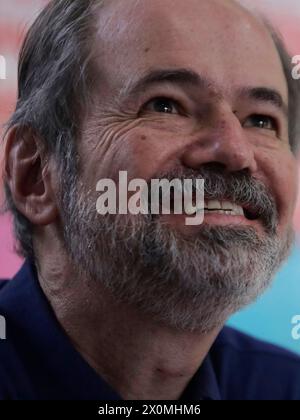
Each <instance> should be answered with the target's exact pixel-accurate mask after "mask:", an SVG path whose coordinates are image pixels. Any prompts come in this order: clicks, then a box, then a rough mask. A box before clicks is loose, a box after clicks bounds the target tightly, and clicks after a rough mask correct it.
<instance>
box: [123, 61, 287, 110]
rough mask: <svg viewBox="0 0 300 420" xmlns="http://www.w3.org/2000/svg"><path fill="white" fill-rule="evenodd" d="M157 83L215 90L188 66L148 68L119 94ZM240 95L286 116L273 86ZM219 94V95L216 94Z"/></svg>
mask: <svg viewBox="0 0 300 420" xmlns="http://www.w3.org/2000/svg"><path fill="white" fill-rule="evenodd" d="M159 83H172V84H174V85H179V86H187V87H193V88H194V89H196V88H198V89H199V88H202V89H210V90H212V91H214V92H216V91H217V89H216V86H217V85H216V83H214V82H213V81H212V80H210V79H209V78H207V77H203V76H200V75H199V74H198V73H196V72H195V71H193V70H191V69H189V68H179V69H162V70H161V69H154V70H150V71H149V72H148V73H146V74H145V75H144V76H142V77H141V78H140V79H139V80H137V81H130V82H129V84H127V86H125V88H123V89H122V91H121V96H124V97H127V96H129V97H132V96H135V95H138V94H140V93H142V92H144V91H145V89H147V88H149V87H151V86H152V85H155V84H159ZM239 94H240V96H246V97H248V98H249V99H252V100H254V101H257V102H265V103H269V104H271V105H273V106H275V107H276V108H277V109H279V110H280V111H281V112H282V113H283V114H284V116H285V117H288V114H289V109H288V105H287V104H286V103H285V101H284V100H283V97H282V95H281V94H280V93H279V91H277V90H276V89H273V88H268V87H254V88H253V87H243V88H241V89H240V90H239ZM218 96H219V95H218Z"/></svg>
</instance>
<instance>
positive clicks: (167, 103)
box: [142, 97, 180, 114]
mask: <svg viewBox="0 0 300 420" xmlns="http://www.w3.org/2000/svg"><path fill="white" fill-rule="evenodd" d="M142 111H150V112H159V113H163V114H179V113H180V105H179V104H178V102H177V101H175V100H173V99H169V98H163V97H161V98H154V99H151V101H149V102H147V103H146V105H144V106H143V108H142Z"/></svg>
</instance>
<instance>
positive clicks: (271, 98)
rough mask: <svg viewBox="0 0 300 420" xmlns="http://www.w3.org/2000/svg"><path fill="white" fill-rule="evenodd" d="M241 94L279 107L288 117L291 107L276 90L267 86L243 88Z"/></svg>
mask: <svg viewBox="0 0 300 420" xmlns="http://www.w3.org/2000/svg"><path fill="white" fill-rule="evenodd" d="M240 93H241V96H247V97H248V98H250V99H253V100H254V101H258V102H266V103H270V104H271V105H273V106H275V107H276V108H278V109H279V110H280V111H281V112H282V113H283V114H284V116H285V117H287V118H288V115H289V107H288V104H287V103H285V101H284V100H283V97H282V95H281V94H280V93H279V92H278V91H277V90H276V89H271V88H267V87H257V88H251V87H249V88H242V89H241V90H240Z"/></svg>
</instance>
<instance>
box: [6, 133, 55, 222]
mask: <svg viewBox="0 0 300 420" xmlns="http://www.w3.org/2000/svg"><path fill="white" fill-rule="evenodd" d="M4 158H5V178H6V182H7V184H8V186H9V188H10V191H11V195H12V199H13V201H14V204H15V206H16V208H17V209H18V210H19V211H20V212H21V213H22V214H23V215H24V216H25V217H26V218H27V219H28V220H29V221H30V222H31V223H32V224H35V225H48V224H50V223H52V222H53V221H54V220H55V219H56V217H57V216H58V209H57V205H56V200H55V194H54V192H55V182H54V181H55V176H54V174H55V170H54V168H52V170H51V164H50V162H48V161H47V159H46V154H45V152H44V148H43V147H42V142H41V139H40V138H39V137H38V136H37V134H36V133H35V132H34V131H33V130H32V129H31V128H30V127H15V128H13V129H11V131H10V132H9V134H8V136H7V140H6V145H5V157H4Z"/></svg>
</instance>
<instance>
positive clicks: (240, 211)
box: [185, 199, 260, 221]
mask: <svg viewBox="0 0 300 420" xmlns="http://www.w3.org/2000/svg"><path fill="white" fill-rule="evenodd" d="M198 211H204V214H221V215H228V216H240V217H245V218H246V219H248V220H251V221H253V220H257V219H259V217H260V214H259V212H258V211H257V210H256V209H254V207H253V208H252V207H250V206H249V205H243V204H238V203H234V202H232V201H229V200H225V199H224V200H215V199H214V200H207V199H206V200H205V201H204V208H200V207H197V206H195V205H191V206H188V207H187V208H186V209H185V213H186V214H187V215H189V216H192V215H194V214H196V212H198Z"/></svg>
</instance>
